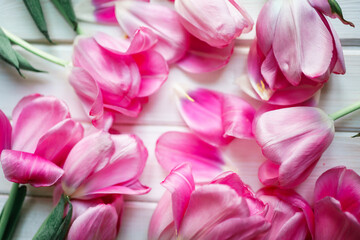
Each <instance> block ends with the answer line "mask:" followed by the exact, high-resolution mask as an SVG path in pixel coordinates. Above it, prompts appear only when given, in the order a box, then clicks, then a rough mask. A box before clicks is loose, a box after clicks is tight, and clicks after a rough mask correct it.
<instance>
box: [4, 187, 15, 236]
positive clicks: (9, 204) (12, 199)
mask: <svg viewBox="0 0 360 240" xmlns="http://www.w3.org/2000/svg"><path fill="white" fill-rule="evenodd" d="M18 190H19V184H18V183H13V185H12V187H11V190H10V194H9V198H8V200H7V201H6V203H5V206H4V209H3V212H2V216H1V219H0V239H3V237H4V234H5V230H6V228H7V225H8V222H9V219H10V217H11V212H12V209H13V207H14V204H15V200H16V195H17V192H18Z"/></svg>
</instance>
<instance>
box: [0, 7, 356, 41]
mask: <svg viewBox="0 0 360 240" xmlns="http://www.w3.org/2000/svg"><path fill="white" fill-rule="evenodd" d="M80 1H81V0H74V1H73V2H74V6H75V9H76V8H77V6H78V4H79V2H80ZM88 1H89V2H90V0H88ZM155 2H167V0H156V1H155ZM240 2H241V3H243V6H244V7H245V9H247V11H248V12H249V14H250V15H251V16H252V18H253V19H254V20H256V18H257V16H258V14H259V12H260V9H261V7H262V6H263V4H264V3H265V2H266V1H265V0H241V1H240ZM338 2H339V4H340V5H341V7H342V9H343V13H344V16H345V17H346V19H348V20H349V21H353V22H354V24H355V25H357V26H360V19H359V17H358V13H359V12H360V2H359V1H357V0H338ZM41 3H42V6H43V10H44V12H45V18H46V20H47V22H48V28H49V33H50V36H51V37H52V39H54V40H55V41H56V42H71V41H72V40H73V38H74V36H75V34H74V32H73V31H72V29H71V28H70V27H68V26H67V23H66V22H65V20H64V19H63V18H62V17H61V16H60V14H59V13H58V11H57V10H56V9H55V8H54V6H53V5H52V4H51V3H50V1H47V0H41ZM0 6H1V8H0V25H1V26H2V27H4V28H6V29H8V30H10V31H12V32H13V33H14V34H17V35H18V36H20V37H22V38H25V39H27V40H31V41H42V42H46V41H45V40H44V37H43V36H42V35H41V33H40V32H39V31H38V30H37V29H36V26H35V25H34V24H33V22H32V19H31V18H30V16H29V14H28V13H27V11H26V8H25V7H24V4H23V2H22V1H8V0H0ZM80 8H81V7H79V10H82V9H80ZM79 15H80V13H79ZM80 17H81V16H80ZM331 22H332V23H333V24H334V27H335V29H336V31H337V32H338V34H339V36H340V37H341V39H342V40H344V41H343V42H345V43H347V44H358V45H359V44H360V42H358V41H353V40H354V39H358V38H360V31H357V30H355V29H353V28H351V27H349V26H345V25H343V24H342V23H341V22H340V21H339V20H334V19H331ZM80 27H81V29H82V31H83V33H84V34H91V33H93V32H94V31H97V30H102V31H110V32H117V31H118V27H117V26H114V27H111V26H109V25H96V24H93V23H88V22H81V23H80ZM254 36H255V31H252V32H251V33H249V34H244V35H243V36H242V37H241V39H252V38H254Z"/></svg>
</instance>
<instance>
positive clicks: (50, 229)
mask: <svg viewBox="0 0 360 240" xmlns="http://www.w3.org/2000/svg"><path fill="white" fill-rule="evenodd" d="M65 203H66V199H65V197H64V196H61V198H60V201H59V203H58V204H57V205H56V207H55V208H54V209H53V210H52V212H51V213H50V215H49V216H48V217H47V218H46V219H45V221H44V222H43V224H42V225H41V227H40V228H39V230H38V231H37V233H36V234H35V236H34V238H33V240H48V239H55V237H56V234H57V232H58V230H59V228H60V227H61V225H62V223H63V220H64V219H63V216H64V209H65Z"/></svg>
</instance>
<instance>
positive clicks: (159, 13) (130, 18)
mask: <svg viewBox="0 0 360 240" xmlns="http://www.w3.org/2000/svg"><path fill="white" fill-rule="evenodd" d="M116 18H117V20H118V22H119V24H120V26H121V27H122V29H123V30H124V31H125V32H126V33H127V34H128V35H129V36H130V37H131V36H133V34H134V33H135V31H136V30H137V29H138V28H139V27H140V26H143V27H146V28H149V29H151V30H152V31H153V32H154V33H155V34H156V35H157V36H158V39H159V42H158V43H157V44H156V46H155V48H154V50H156V51H158V52H159V53H160V54H161V55H162V56H163V57H164V58H165V59H166V61H168V63H169V64H170V63H174V62H176V61H178V60H180V59H181V58H182V57H183V56H184V55H185V53H186V51H187V49H188V45H189V40H188V37H189V34H188V33H187V32H186V30H185V29H184V27H183V26H182V25H181V23H180V19H179V16H178V15H177V13H176V12H175V11H174V10H171V9H170V8H168V7H166V6H162V5H159V4H154V3H151V4H150V3H145V2H136V1H120V2H117V4H116Z"/></svg>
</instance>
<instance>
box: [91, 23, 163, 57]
mask: <svg viewBox="0 0 360 240" xmlns="http://www.w3.org/2000/svg"><path fill="white" fill-rule="evenodd" d="M94 39H95V41H96V42H97V43H98V44H99V45H100V46H101V47H103V48H105V49H106V50H108V51H110V52H112V53H115V54H120V55H131V54H136V53H140V52H144V51H146V50H149V49H150V48H152V47H153V46H154V45H155V44H156V43H157V41H158V40H157V36H156V35H155V34H154V33H153V32H152V31H151V30H150V29H148V28H145V27H140V28H139V29H137V30H136V32H135V33H134V36H133V37H132V39H131V40H129V39H122V38H114V37H112V36H110V35H108V34H106V33H103V32H97V33H95V35H94Z"/></svg>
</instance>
